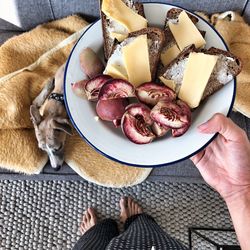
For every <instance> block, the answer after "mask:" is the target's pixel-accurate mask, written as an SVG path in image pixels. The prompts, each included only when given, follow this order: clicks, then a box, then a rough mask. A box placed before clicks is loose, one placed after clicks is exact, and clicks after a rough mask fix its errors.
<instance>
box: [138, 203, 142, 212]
mask: <svg viewBox="0 0 250 250" xmlns="http://www.w3.org/2000/svg"><path fill="white" fill-rule="evenodd" d="M137 213H138V214H141V213H142V208H141V207H140V206H139V205H138V208H137Z"/></svg>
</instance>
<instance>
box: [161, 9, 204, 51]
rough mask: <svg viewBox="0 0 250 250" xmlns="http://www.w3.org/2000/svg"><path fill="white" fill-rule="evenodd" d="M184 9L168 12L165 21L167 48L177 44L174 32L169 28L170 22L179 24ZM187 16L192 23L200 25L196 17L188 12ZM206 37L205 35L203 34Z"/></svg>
mask: <svg viewBox="0 0 250 250" xmlns="http://www.w3.org/2000/svg"><path fill="white" fill-rule="evenodd" d="M182 11H183V10H182V9H179V8H172V9H170V10H169V11H168V12H167V15H166V20H165V25H164V31H165V35H166V45H165V46H166V47H167V48H170V47H172V46H173V45H174V44H176V41H175V39H174V36H173V35H172V32H171V31H170V28H169V25H168V24H169V22H172V23H177V22H178V19H179V15H180V13H181V12H182ZM187 15H188V16H189V18H190V19H191V21H192V22H193V23H194V24H196V23H198V21H199V19H198V18H197V17H195V16H194V15H192V14H190V13H188V12H187ZM202 34H203V35H204V36H205V34H204V33H202Z"/></svg>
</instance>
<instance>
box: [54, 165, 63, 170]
mask: <svg viewBox="0 0 250 250" xmlns="http://www.w3.org/2000/svg"><path fill="white" fill-rule="evenodd" d="M61 167H62V166H61V165H57V166H56V167H55V168H54V169H55V171H59V170H60V169H61Z"/></svg>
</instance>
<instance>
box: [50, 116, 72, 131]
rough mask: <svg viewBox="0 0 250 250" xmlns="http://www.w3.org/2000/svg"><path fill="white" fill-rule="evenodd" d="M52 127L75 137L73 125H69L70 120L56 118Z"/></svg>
mask: <svg viewBox="0 0 250 250" xmlns="http://www.w3.org/2000/svg"><path fill="white" fill-rule="evenodd" d="M52 127H53V129H58V130H61V131H64V132H65V133H67V134H69V135H73V133H72V127H71V124H70V123H69V121H68V119H65V118H59V117H58V118H55V119H53V121H52Z"/></svg>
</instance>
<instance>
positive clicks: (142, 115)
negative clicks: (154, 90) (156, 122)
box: [121, 103, 155, 144]
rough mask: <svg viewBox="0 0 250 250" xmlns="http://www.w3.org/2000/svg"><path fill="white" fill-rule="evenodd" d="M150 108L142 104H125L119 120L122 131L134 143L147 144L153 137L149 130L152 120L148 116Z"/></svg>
mask: <svg viewBox="0 0 250 250" xmlns="http://www.w3.org/2000/svg"><path fill="white" fill-rule="evenodd" d="M150 111H151V110H150V109H149V108H148V107H147V106H145V105H144V104H138V103H136V104H131V105H129V106H127V108H126V112H125V113H124V115H123V117H122V121H121V127H122V131H123V133H124V134H125V135H126V136H127V138H128V139H129V140H130V141H132V142H134V143H136V144H147V143H150V142H152V140H153V139H154V138H155V135H154V133H153V132H152V130H151V125H152V124H153V120H152V119H151V118H150Z"/></svg>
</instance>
